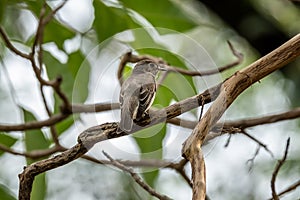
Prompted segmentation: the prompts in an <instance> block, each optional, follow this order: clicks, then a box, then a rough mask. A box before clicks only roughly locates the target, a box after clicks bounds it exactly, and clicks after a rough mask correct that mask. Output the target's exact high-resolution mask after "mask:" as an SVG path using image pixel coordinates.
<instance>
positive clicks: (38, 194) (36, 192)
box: [30, 173, 47, 200]
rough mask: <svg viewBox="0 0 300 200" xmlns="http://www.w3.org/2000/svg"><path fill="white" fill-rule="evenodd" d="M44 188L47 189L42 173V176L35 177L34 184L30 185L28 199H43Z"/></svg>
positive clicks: (44, 194) (44, 175) (44, 176)
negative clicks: (30, 189)
mask: <svg viewBox="0 0 300 200" xmlns="http://www.w3.org/2000/svg"><path fill="white" fill-rule="evenodd" d="M46 188H47V181H46V174H45V173H42V174H39V175H37V176H36V177H35V178H34V182H33V185H32V191H31V194H30V199H31V200H41V199H45V197H46Z"/></svg>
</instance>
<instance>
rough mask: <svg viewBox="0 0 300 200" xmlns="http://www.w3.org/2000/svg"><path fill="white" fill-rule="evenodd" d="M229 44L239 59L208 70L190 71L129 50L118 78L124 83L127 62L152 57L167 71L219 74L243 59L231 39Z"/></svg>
mask: <svg viewBox="0 0 300 200" xmlns="http://www.w3.org/2000/svg"><path fill="white" fill-rule="evenodd" d="M228 45H229V48H230V50H231V52H232V54H233V55H234V56H235V57H236V58H237V60H236V61H234V62H232V63H229V64H227V65H224V66H222V67H219V68H218V69H213V70H207V71H202V72H200V71H190V70H186V69H183V68H180V67H176V66H171V65H169V64H168V63H167V62H166V61H164V60H163V59H161V58H156V57H153V56H150V55H141V56H140V55H133V54H132V53H131V52H128V53H126V54H125V55H124V56H123V57H122V59H121V62H120V64H119V68H118V73H117V76H118V80H119V82H120V85H122V83H123V81H124V80H123V76H122V73H123V70H124V68H125V65H126V63H127V62H132V63H136V62H138V61H141V60H144V59H150V60H153V61H154V62H156V63H158V64H161V65H163V66H164V67H165V68H166V69H167V72H178V73H181V74H183V75H188V76H209V75H213V74H217V73H220V72H223V71H225V70H227V69H230V68H232V67H234V66H237V65H239V64H240V63H241V62H242V61H243V54H242V53H240V52H238V51H237V50H236V49H235V48H234V47H233V45H232V44H231V43H230V42H229V41H228Z"/></svg>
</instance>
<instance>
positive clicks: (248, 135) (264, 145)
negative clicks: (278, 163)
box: [241, 130, 274, 158]
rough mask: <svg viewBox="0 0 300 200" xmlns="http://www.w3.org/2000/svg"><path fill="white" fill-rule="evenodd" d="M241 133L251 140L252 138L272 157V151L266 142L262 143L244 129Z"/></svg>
mask: <svg viewBox="0 0 300 200" xmlns="http://www.w3.org/2000/svg"><path fill="white" fill-rule="evenodd" d="M241 133H242V134H244V135H246V136H247V137H248V138H250V139H251V140H253V141H254V142H256V143H257V144H259V145H260V146H261V147H262V148H264V149H265V150H266V151H267V152H268V153H269V154H270V155H271V156H272V158H273V157H274V155H273V153H272V151H270V149H269V148H268V147H267V145H266V144H264V143H262V142H261V141H259V140H258V139H256V138H255V137H253V136H252V135H250V134H248V133H247V132H246V131H245V130H242V131H241Z"/></svg>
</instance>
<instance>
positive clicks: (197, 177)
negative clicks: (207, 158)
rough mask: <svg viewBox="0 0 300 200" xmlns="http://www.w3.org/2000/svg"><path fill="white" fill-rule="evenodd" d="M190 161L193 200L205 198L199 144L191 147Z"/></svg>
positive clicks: (204, 179)
mask: <svg viewBox="0 0 300 200" xmlns="http://www.w3.org/2000/svg"><path fill="white" fill-rule="evenodd" d="M191 151H192V152H191V155H192V156H191V157H189V158H190V160H189V161H190V163H191V166H192V169H193V170H192V179H193V200H205V196H206V170H205V162H204V157H203V153H202V150H201V144H200V143H198V144H197V145H195V146H193V148H192V149H191Z"/></svg>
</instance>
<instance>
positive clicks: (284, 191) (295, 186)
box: [270, 180, 300, 200]
mask: <svg viewBox="0 0 300 200" xmlns="http://www.w3.org/2000/svg"><path fill="white" fill-rule="evenodd" d="M299 186H300V180H298V181H296V182H295V183H293V184H291V185H290V186H289V187H287V188H286V189H285V190H283V191H282V192H280V193H279V194H278V197H281V196H282V195H284V194H286V193H288V192H291V191H293V190H295V189H296V188H297V187H299ZM272 199H273V198H270V200H272Z"/></svg>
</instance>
